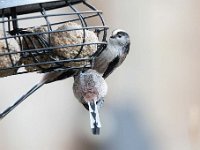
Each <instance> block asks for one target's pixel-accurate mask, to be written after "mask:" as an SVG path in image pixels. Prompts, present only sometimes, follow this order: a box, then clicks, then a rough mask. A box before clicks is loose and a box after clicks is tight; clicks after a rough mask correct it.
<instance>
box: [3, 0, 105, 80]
mask: <svg viewBox="0 0 200 150" xmlns="http://www.w3.org/2000/svg"><path fill="white" fill-rule="evenodd" d="M107 29H108V27H107V26H106V25H105V22H104V19H103V17H102V11H99V10H97V9H96V8H95V7H94V6H92V5H91V4H89V3H88V2H87V1H86V0H9V1H6V0H0V62H1V63H0V77H5V76H10V75H17V74H23V73H28V72H40V73H45V72H50V71H63V70H69V69H84V68H91V67H92V64H93V60H94V59H95V57H96V55H98V54H99V53H100V52H101V51H102V49H103V48H102V47H103V46H104V45H105V44H106V36H107Z"/></svg>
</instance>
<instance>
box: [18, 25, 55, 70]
mask: <svg viewBox="0 0 200 150" xmlns="http://www.w3.org/2000/svg"><path fill="white" fill-rule="evenodd" d="M25 32H27V33H29V34H31V33H43V34H38V35H28V36H23V35H22V36H23V39H22V46H23V51H26V50H31V49H33V50H34V49H41V48H48V46H49V45H48V42H49V35H48V34H44V32H47V30H46V28H45V27H43V26H40V27H33V28H27V29H26V31H25ZM45 51H46V52H44V51H37V50H35V51H34V52H24V53H23V57H22V58H21V62H22V63H23V64H25V65H31V64H36V63H42V62H48V61H51V59H50V56H51V55H52V54H50V53H49V52H48V51H47V50H45ZM51 66H52V65H51V64H43V65H33V66H27V67H25V69H26V70H27V71H28V72H32V71H35V70H41V69H48V68H50V67H51Z"/></svg>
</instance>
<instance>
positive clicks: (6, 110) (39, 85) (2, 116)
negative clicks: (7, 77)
mask: <svg viewBox="0 0 200 150" xmlns="http://www.w3.org/2000/svg"><path fill="white" fill-rule="evenodd" d="M44 84H45V83H44V82H41V83H38V84H36V85H35V86H34V87H32V88H31V89H30V90H29V91H28V92H27V93H26V94H24V95H23V96H21V97H20V98H19V99H18V100H17V101H16V102H15V103H14V104H13V105H11V106H10V107H8V108H7V109H5V110H4V111H3V112H1V113H0V120H2V119H3V118H4V117H5V116H6V115H7V114H9V113H10V112H11V111H12V110H13V109H14V108H15V107H17V106H18V105H19V104H20V103H21V102H23V101H24V100H25V99H26V98H27V97H28V96H30V95H31V94H32V93H34V92H35V91H36V90H38V89H39V88H40V87H42V86H43V85H44Z"/></svg>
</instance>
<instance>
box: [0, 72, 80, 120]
mask: <svg viewBox="0 0 200 150" xmlns="http://www.w3.org/2000/svg"><path fill="white" fill-rule="evenodd" d="M76 73H77V70H76V71H75V70H66V71H55V72H49V73H46V74H45V75H44V76H43V78H42V80H40V81H39V83H37V84H36V85H35V86H33V87H32V88H31V89H30V90H29V91H28V92H27V93H26V94H24V95H23V96H22V97H20V98H19V99H18V100H17V101H16V102H15V103H14V104H13V105H11V106H10V107H8V108H7V109H6V110H4V111H3V112H1V113H0V120H1V119H3V118H4V117H5V116H6V115H7V114H8V113H9V112H11V111H12V110H13V109H14V108H15V107H17V106H18V105H19V104H20V103H21V102H23V101H24V100H25V99H26V98H27V97H28V96H30V95H31V94H32V93H34V92H35V91H36V90H38V89H39V88H40V87H42V86H43V85H45V84H48V83H51V82H54V81H59V80H63V79H66V78H69V77H71V76H73V75H74V74H76Z"/></svg>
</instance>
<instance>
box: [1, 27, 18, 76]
mask: <svg viewBox="0 0 200 150" xmlns="http://www.w3.org/2000/svg"><path fill="white" fill-rule="evenodd" d="M8 36H10V34H8V33H6V37H8ZM0 38H4V33H3V31H1V30H0ZM7 44H8V45H7ZM7 44H6V39H1V40H0V77H6V76H10V75H13V74H16V73H17V68H13V69H6V70H1V69H3V68H9V67H14V66H16V65H17V63H18V62H19V60H20V53H15V54H6V55H1V54H5V53H9V52H11V53H12V52H19V51H20V47H19V44H18V43H17V41H16V40H15V39H14V38H8V39H7Z"/></svg>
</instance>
